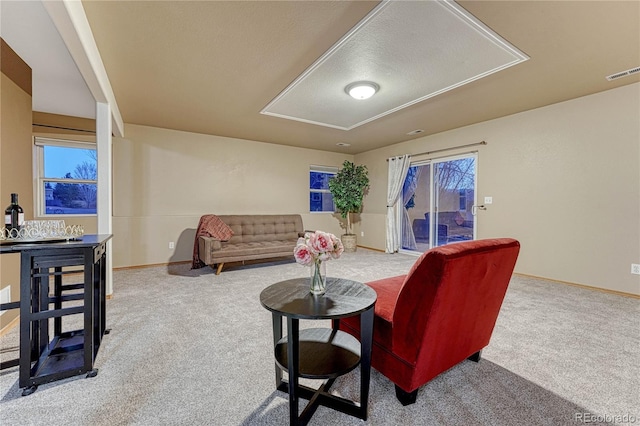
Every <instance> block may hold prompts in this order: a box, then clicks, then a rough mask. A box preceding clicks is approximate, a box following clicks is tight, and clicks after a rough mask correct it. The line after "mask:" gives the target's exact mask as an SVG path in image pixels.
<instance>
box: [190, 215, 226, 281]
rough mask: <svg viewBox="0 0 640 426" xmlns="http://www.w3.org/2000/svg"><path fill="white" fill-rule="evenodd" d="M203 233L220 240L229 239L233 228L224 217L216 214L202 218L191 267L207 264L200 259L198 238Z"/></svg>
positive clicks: (197, 231) (201, 266) (200, 266)
mask: <svg viewBox="0 0 640 426" xmlns="http://www.w3.org/2000/svg"><path fill="white" fill-rule="evenodd" d="M201 235H204V236H208V237H213V238H215V239H217V240H220V241H227V240H229V238H231V237H232V236H233V230H232V229H231V228H229V225H227V224H226V223H224V222H223V221H222V219H220V218H219V217H218V216H216V215H214V214H206V215H204V216H202V217H201V218H200V223H198V229H196V237H195V239H194V242H193V259H192V261H191V269H198V268H203V267H205V266H207V265H206V264H205V263H204V262H203V261H202V260H200V253H199V251H200V249H199V248H198V247H199V246H198V238H200V236H201Z"/></svg>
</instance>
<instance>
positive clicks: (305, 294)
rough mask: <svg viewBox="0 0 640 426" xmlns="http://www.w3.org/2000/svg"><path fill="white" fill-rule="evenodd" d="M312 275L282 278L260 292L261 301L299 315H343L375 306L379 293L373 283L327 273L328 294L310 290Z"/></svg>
mask: <svg viewBox="0 0 640 426" xmlns="http://www.w3.org/2000/svg"><path fill="white" fill-rule="evenodd" d="M309 288H310V283H309V278H294V279H291V280H287V281H280V282H278V283H275V284H272V285H270V286H269V287H267V288H265V289H264V290H263V291H262V293H260V303H262V306H264V307H265V308H266V309H268V310H269V311H271V312H274V313H277V314H281V315H284V316H287V317H292V318H297V319H339V318H343V317H349V316H353V315H357V314H360V313H362V312H364V311H366V310H367V309H369V308H371V307H372V306H373V305H374V304H375V302H376V299H377V297H378V295H377V294H376V292H375V291H374V290H373V289H372V288H371V287H369V286H367V285H365V284H363V283H360V282H358V281H353V280H348V279H344V278H332V277H327V291H326V293H325V294H324V295H321V296H318V295H313V294H311V292H310V291H309Z"/></svg>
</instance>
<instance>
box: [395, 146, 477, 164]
mask: <svg viewBox="0 0 640 426" xmlns="http://www.w3.org/2000/svg"><path fill="white" fill-rule="evenodd" d="M486 144H487V143H486V142H485V141H482V142H475V143H468V144H466V145H458V146H452V147H451V148H442V149H435V150H433V151H427V152H420V153H418V154H411V156H412V157H414V156H418V155H427V154H434V153H436V152H442V151H451V150H452V149H459V148H466V147H469V146H476V145H486ZM387 161H389V159H388V158H387Z"/></svg>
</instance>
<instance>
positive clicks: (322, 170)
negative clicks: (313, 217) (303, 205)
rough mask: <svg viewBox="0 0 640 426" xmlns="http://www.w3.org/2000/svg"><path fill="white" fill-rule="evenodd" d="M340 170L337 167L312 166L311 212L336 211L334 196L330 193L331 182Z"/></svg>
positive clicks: (310, 176)
mask: <svg viewBox="0 0 640 426" xmlns="http://www.w3.org/2000/svg"><path fill="white" fill-rule="evenodd" d="M336 173H338V169H337V168H336V167H322V166H311V167H310V168H309V211H310V212H331V213H333V212H334V211H335V206H334V205H333V195H331V192H329V181H330V180H331V178H333V177H334V176H335V175H336Z"/></svg>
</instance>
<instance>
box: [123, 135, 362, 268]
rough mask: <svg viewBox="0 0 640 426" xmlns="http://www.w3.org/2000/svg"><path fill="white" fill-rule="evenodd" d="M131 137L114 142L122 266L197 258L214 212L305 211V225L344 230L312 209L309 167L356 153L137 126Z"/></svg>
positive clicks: (336, 163) (330, 217)
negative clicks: (201, 224)
mask: <svg viewBox="0 0 640 426" xmlns="http://www.w3.org/2000/svg"><path fill="white" fill-rule="evenodd" d="M125 135H126V139H119V138H115V139H114V142H113V164H114V174H113V175H114V182H113V192H114V194H113V233H114V237H113V265H114V267H116V268H118V267H126V266H133V265H148V264H157V263H166V262H176V261H185V260H190V259H191V256H192V250H193V238H194V234H195V230H196V227H197V225H198V220H199V219H200V216H202V215H203V214H209V213H211V214H281V213H300V214H302V219H303V223H304V226H305V228H306V229H322V230H325V231H327V232H333V233H335V234H340V233H341V229H340V222H339V220H338V219H337V218H335V217H334V216H333V215H331V214H317V213H314V214H310V213H309V166H310V165H321V166H335V167H338V166H340V165H341V164H342V162H343V161H344V160H347V159H348V160H352V159H353V156H350V155H344V154H337V153H330V152H324V151H315V150H309V149H302V148H293V147H286V146H281V145H273V144H267V143H260V142H254V141H247V140H241V139H233V138H225V137H218V136H209V135H202V134H195V133H187V132H181V131H175V130H166V129H160V128H155V127H146V126H139V125H131V124H127V125H126V126H125ZM169 242H174V243H175V244H176V247H175V249H169Z"/></svg>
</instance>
